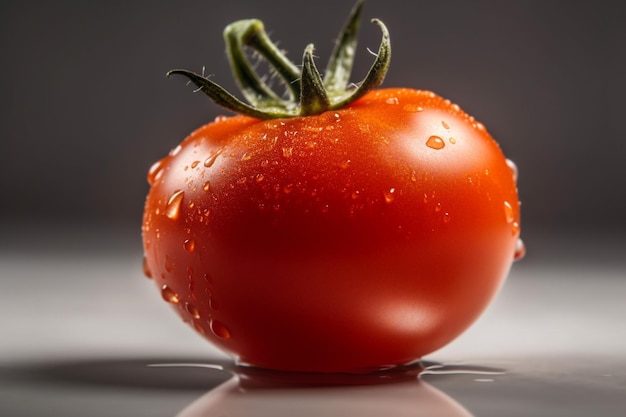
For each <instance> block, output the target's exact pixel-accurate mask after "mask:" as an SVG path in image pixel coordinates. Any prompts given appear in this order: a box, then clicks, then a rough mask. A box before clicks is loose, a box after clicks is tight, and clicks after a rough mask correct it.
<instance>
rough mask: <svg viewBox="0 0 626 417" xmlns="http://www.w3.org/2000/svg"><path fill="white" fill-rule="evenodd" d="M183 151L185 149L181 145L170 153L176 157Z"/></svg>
mask: <svg viewBox="0 0 626 417" xmlns="http://www.w3.org/2000/svg"><path fill="white" fill-rule="evenodd" d="M182 149H183V147H182V146H181V145H178V146H176V147H175V148H174V149H172V150H171V151H170V153H169V155H170V156H176V155H178V153H179V152H180V151H181V150H182Z"/></svg>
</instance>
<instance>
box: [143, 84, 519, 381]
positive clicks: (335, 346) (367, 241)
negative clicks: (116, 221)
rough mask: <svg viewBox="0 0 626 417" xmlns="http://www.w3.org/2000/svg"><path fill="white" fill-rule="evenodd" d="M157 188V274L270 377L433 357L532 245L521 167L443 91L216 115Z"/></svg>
mask: <svg viewBox="0 0 626 417" xmlns="http://www.w3.org/2000/svg"><path fill="white" fill-rule="evenodd" d="M196 81H197V80H196ZM194 82H195V81H194ZM149 182H150V184H151V185H152V187H151V189H150V192H149V195H148V197H147V201H146V205H145V214H144V222H143V239H144V249H145V269H146V274H147V275H148V276H150V277H152V278H153V279H154V282H155V283H156V285H157V286H158V287H159V288H160V290H161V294H162V296H163V298H164V299H165V300H166V301H168V302H170V303H172V304H173V305H174V307H175V310H176V311H177V312H178V313H179V314H180V315H181V317H182V318H183V320H184V321H185V322H187V323H189V324H190V325H191V326H193V328H195V329H196V330H197V331H198V332H199V333H201V334H202V335H203V336H204V337H206V338H207V339H208V340H210V341H211V342H212V343H214V344H215V345H217V346H218V347H220V348H222V349H223V350H225V351H227V352H230V353H231V354H233V355H234V356H235V357H236V358H237V359H238V360H239V361H240V363H244V364H251V365H255V366H260V367H266V368H273V369H280V370H297V371H318V372H338V371H344V372H364V371H368V370H375V369H380V368H381V367H387V366H393V365H399V364H405V363H408V362H411V361H414V360H416V359H419V358H421V357H422V356H423V355H425V354H428V353H430V352H432V351H434V350H436V349H438V348H440V347H442V346H443V345H445V344H447V343H448V342H450V341H451V340H452V339H454V338H455V337H456V336H458V335H459V334H460V333H461V332H462V331H463V330H465V329H466V328H467V327H468V326H469V325H470V324H471V323H472V322H473V321H474V320H475V319H476V318H477V317H478V316H479V314H480V313H481V312H482V311H483V310H484V308H485V307H486V306H487V304H488V303H489V301H490V300H491V299H492V297H493V296H494V294H495V293H496V291H497V290H498V288H499V287H500V285H501V284H502V282H503V280H504V278H505V276H506V274H507V272H508V270H509V268H510V265H511V263H512V261H513V259H514V257H515V253H516V244H517V242H518V236H519V221H520V220H519V202H518V196H517V189H516V184H515V172H514V170H512V166H511V164H510V163H509V162H508V160H507V159H506V158H505V157H504V155H503V154H502V152H501V150H500V148H499V147H498V145H497V144H496V142H495V141H494V140H493V138H492V137H491V136H490V135H489V134H488V133H487V130H486V129H485V128H484V127H483V126H482V124H480V123H478V122H476V121H475V120H474V119H473V118H472V117H471V116H468V115H467V114H466V113H464V112H463V111H462V110H461V109H460V108H459V107H458V106H457V105H455V104H452V103H450V101H448V100H444V99H442V98H441V97H438V96H437V95H435V94H434V93H432V92H428V91H420V90H411V89H383V90H374V91H369V92H366V93H365V94H364V95H362V96H361V97H360V98H357V99H356V100H355V101H353V102H351V103H349V104H347V105H345V106H342V107H341V108H334V109H330V110H323V111H322V112H321V113H319V114H310V115H305V116H295V117H279V118H274V119H268V120H261V119H259V118H258V117H249V116H245V115H237V116H233V117H219V118H218V119H216V120H215V121H214V122H212V123H209V124H207V125H206V126H203V127H201V128H200V129H198V130H196V131H195V132H193V133H192V134H191V135H190V136H189V137H187V138H186V139H185V140H184V141H183V142H182V143H181V144H180V145H179V146H178V147H176V148H175V149H174V150H173V151H172V152H171V153H170V154H169V155H168V156H166V157H165V158H164V159H162V160H160V161H159V162H157V163H156V164H155V165H154V166H153V167H152V168H151V170H150V173H149ZM517 252H518V253H519V248H518V251H517Z"/></svg>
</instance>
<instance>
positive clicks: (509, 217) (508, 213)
mask: <svg viewBox="0 0 626 417" xmlns="http://www.w3.org/2000/svg"><path fill="white" fill-rule="evenodd" d="M504 216H505V217H506V222H507V223H513V220H515V218H514V217H513V207H511V203H509V202H508V201H505V202H504Z"/></svg>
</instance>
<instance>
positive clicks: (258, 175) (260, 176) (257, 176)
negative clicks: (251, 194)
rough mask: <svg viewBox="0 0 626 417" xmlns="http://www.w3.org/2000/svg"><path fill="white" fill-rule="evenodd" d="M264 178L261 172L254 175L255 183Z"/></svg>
mask: <svg viewBox="0 0 626 417" xmlns="http://www.w3.org/2000/svg"><path fill="white" fill-rule="evenodd" d="M264 179H265V176H264V175H263V174H256V177H254V181H255V182H257V183H259V182H261V181H263V180H264Z"/></svg>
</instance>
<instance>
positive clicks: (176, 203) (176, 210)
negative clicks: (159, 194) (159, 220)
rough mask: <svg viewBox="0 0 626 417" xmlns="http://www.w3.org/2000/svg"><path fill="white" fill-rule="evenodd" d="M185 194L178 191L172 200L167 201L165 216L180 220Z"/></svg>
mask: <svg viewBox="0 0 626 417" xmlns="http://www.w3.org/2000/svg"><path fill="white" fill-rule="evenodd" d="M184 195H185V192H184V191H182V190H178V191H176V192H175V193H174V194H172V196H171V197H170V199H169V200H168V201H167V205H166V206H165V215H166V216H167V217H169V218H170V219H172V220H176V219H178V216H179V215H180V205H181V203H182V202H183V197H184Z"/></svg>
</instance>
